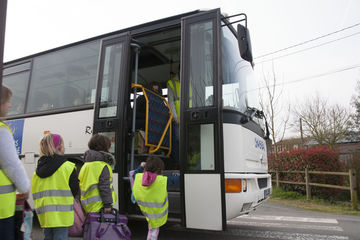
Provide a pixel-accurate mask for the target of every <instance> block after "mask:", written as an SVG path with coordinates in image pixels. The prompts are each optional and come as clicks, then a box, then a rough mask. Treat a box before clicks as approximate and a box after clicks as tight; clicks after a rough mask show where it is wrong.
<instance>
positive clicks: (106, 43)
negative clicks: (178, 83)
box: [93, 32, 131, 212]
mask: <svg viewBox="0 0 360 240" xmlns="http://www.w3.org/2000/svg"><path fill="white" fill-rule="evenodd" d="M130 42H131V36H130V33H129V32H126V33H123V34H119V35H116V36H112V37H108V38H105V39H102V41H101V48H100V57H99V64H98V77H97V84H96V85H97V86H96V98H95V110H94V123H93V134H95V133H106V132H114V133H115V146H114V149H113V150H114V157H115V169H114V176H113V184H114V189H116V192H117V193H118V194H117V195H118V200H117V203H118V206H117V204H116V203H115V206H116V207H118V209H119V211H120V212H124V211H125V196H124V194H121V193H119V191H118V190H119V189H124V185H125V184H128V183H125V182H124V177H127V174H126V171H125V170H124V169H126V168H125V164H126V162H125V161H124V159H127V158H126V147H125V144H124V143H125V142H126V135H127V132H126V129H127V116H126V114H127V104H128V96H129V94H128V92H129V76H130V69H129V68H130V58H131V47H130ZM115 45H117V46H118V47H119V46H121V56H120V57H119V59H120V63H118V62H116V60H114V59H109V58H107V59H106V57H107V56H106V54H107V49H108V47H111V46H115ZM106 60H107V61H108V63H111V61H112V60H114V61H115V64H118V67H119V71H118V73H114V75H115V74H117V75H116V76H113V77H114V79H113V84H118V86H117V89H115V91H112V94H114V95H115V94H116V95H117V98H116V101H117V106H116V114H115V115H112V116H108V117H100V114H102V113H101V110H100V107H101V103H100V100H101V98H102V94H105V93H106V91H102V86H103V80H104V78H103V77H104V76H103V74H104V71H106V70H107V69H104V64H107V63H106V62H105V61H106ZM113 72H115V70H113ZM108 78H109V76H108ZM116 81H117V83H116ZM112 86H116V85H112ZM110 88H111V86H109V85H108V90H107V93H106V95H107V96H110V91H111V90H110ZM103 113H104V112H103ZM105 114H106V112H105ZM116 178H117V179H116Z"/></svg>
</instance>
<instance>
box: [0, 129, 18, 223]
mask: <svg viewBox="0 0 360 240" xmlns="http://www.w3.org/2000/svg"><path fill="white" fill-rule="evenodd" d="M0 127H4V128H6V129H8V130H9V132H10V133H11V130H10V128H9V127H8V126H7V125H6V124H5V123H3V122H0ZM15 205H16V188H15V185H14V184H13V182H12V181H11V180H10V179H9V178H8V176H7V175H6V174H5V173H4V171H3V170H2V169H0V219H4V218H9V217H12V216H14V215H15Z"/></svg>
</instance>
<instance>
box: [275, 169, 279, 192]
mask: <svg viewBox="0 0 360 240" xmlns="http://www.w3.org/2000/svg"><path fill="white" fill-rule="evenodd" d="M275 173H276V187H277V188H279V187H280V184H279V170H277V169H276V171H275Z"/></svg>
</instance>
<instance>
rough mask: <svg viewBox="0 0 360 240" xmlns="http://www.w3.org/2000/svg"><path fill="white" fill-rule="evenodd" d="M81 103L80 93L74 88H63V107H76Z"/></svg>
mask: <svg viewBox="0 0 360 240" xmlns="http://www.w3.org/2000/svg"><path fill="white" fill-rule="evenodd" d="M82 103H83V101H82V99H81V97H80V93H79V91H78V90H77V89H76V88H75V87H71V86H65V87H64V107H72V106H78V105H80V104H82Z"/></svg>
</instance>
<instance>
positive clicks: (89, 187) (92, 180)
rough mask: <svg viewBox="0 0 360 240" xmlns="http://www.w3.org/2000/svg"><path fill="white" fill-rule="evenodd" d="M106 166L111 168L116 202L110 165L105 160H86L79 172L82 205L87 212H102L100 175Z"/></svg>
mask: <svg viewBox="0 0 360 240" xmlns="http://www.w3.org/2000/svg"><path fill="white" fill-rule="evenodd" d="M104 167H107V168H108V169H109V173H110V188H111V189H112V199H113V204H114V203H115V202H116V193H115V190H114V187H113V184H112V180H113V172H112V169H111V167H110V165H109V164H107V163H106V162H103V161H94V162H86V163H85V164H84V165H83V166H82V167H81V170H80V173H79V180H80V190H81V205H82V206H83V209H84V210H85V212H86V213H89V212H100V209H101V208H102V207H104V205H103V202H102V200H101V196H100V191H99V188H98V184H99V177H100V175H101V172H102V170H103V169H104Z"/></svg>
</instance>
